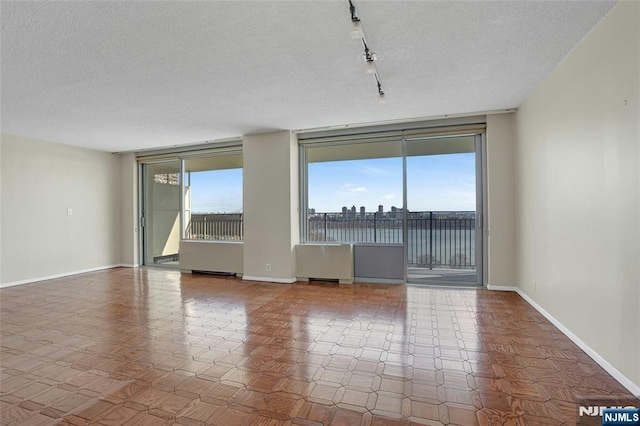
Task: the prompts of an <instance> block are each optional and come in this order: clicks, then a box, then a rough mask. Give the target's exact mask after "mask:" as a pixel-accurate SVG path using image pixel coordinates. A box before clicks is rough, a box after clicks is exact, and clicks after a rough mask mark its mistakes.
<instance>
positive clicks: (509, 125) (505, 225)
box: [485, 114, 516, 288]
mask: <svg viewBox="0 0 640 426" xmlns="http://www.w3.org/2000/svg"><path fill="white" fill-rule="evenodd" d="M513 121H514V115H513V114H494V115H488V116H487V138H486V141H487V142H486V145H487V149H486V157H487V159H486V160H487V173H486V176H485V179H486V180H487V186H486V188H487V194H486V203H487V253H486V255H487V269H488V271H487V282H488V284H489V288H492V287H513V286H515V285H516V202H515V195H516V191H515V167H514V159H515V157H514V148H513V147H514V144H515V143H514V129H513Z"/></svg>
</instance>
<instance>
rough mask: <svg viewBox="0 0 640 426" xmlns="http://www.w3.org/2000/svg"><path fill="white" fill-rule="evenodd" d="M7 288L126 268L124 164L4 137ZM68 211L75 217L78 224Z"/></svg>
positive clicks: (91, 153)
mask: <svg viewBox="0 0 640 426" xmlns="http://www.w3.org/2000/svg"><path fill="white" fill-rule="evenodd" d="M0 143H1V145H2V158H1V161H2V164H1V165H2V171H1V175H2V219H1V227H2V243H1V245H2V276H1V277H0V282H1V283H2V284H10V283H15V282H20V281H25V280H35V279H38V278H44V277H49V276H54V275H61V274H68V273H72V272H77V271H84V270H88V269H94V268H100V267H105V266H109V265H114V264H119V263H120V262H121V259H120V251H121V236H120V221H121V215H120V205H121V201H120V162H119V160H118V158H117V156H114V155H112V154H108V153H104V152H98V151H92V150H87V149H79V148H72V147H68V146H64V145H58V144H53V143H49V142H43V141H37V140H32V139H25V138H20V137H16V136H10V135H2V137H1V142H0ZM67 208H72V209H73V214H72V215H71V216H68V215H67Z"/></svg>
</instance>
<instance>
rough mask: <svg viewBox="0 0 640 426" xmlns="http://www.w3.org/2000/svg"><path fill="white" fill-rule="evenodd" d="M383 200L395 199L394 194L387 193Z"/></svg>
mask: <svg viewBox="0 0 640 426" xmlns="http://www.w3.org/2000/svg"><path fill="white" fill-rule="evenodd" d="M384 199H385V200H395V199H396V194H387V195H385V196H384Z"/></svg>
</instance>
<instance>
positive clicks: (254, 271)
mask: <svg viewBox="0 0 640 426" xmlns="http://www.w3.org/2000/svg"><path fill="white" fill-rule="evenodd" d="M242 149H243V161H244V168H243V182H244V202H243V205H244V235H245V237H244V278H245V279H260V280H265V281H275V282H293V281H295V256H294V247H295V245H296V244H297V243H299V242H300V236H299V222H300V220H299V215H298V204H299V203H298V199H299V196H298V144H297V140H296V137H295V136H293V135H292V133H291V132H288V131H286V132H276V133H268V134H259V135H246V136H244V137H243V148H242ZM266 264H270V265H271V271H267V270H266Z"/></svg>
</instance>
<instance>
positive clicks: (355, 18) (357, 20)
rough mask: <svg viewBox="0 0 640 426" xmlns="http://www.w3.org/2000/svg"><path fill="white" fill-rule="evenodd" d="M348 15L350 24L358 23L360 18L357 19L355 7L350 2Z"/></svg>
mask: <svg viewBox="0 0 640 426" xmlns="http://www.w3.org/2000/svg"><path fill="white" fill-rule="evenodd" d="M349 13H351V22H360V18H358V14H357V13H356V7H355V6H354V5H353V2H352V1H351V0H349Z"/></svg>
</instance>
